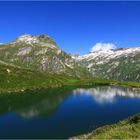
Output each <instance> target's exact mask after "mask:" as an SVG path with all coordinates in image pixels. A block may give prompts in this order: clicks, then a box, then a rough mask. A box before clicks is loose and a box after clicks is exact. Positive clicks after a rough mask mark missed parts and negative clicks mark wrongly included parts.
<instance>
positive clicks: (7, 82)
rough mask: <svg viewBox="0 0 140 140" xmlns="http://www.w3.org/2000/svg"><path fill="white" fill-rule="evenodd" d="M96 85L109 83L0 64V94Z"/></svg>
mask: <svg viewBox="0 0 140 140" xmlns="http://www.w3.org/2000/svg"><path fill="white" fill-rule="evenodd" d="M96 84H109V82H107V81H101V80H98V79H85V78H83V79H82V78H81V79H80V78H76V77H72V76H66V75H57V74H48V73H43V72H38V71H32V70H29V69H21V68H19V67H16V66H10V65H6V64H2V63H0V92H6V91H23V90H25V89H32V90H33V89H37V88H52V87H61V86H66V85H71V86H79V85H96Z"/></svg>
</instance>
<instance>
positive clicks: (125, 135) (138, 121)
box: [73, 114, 140, 139]
mask: <svg viewBox="0 0 140 140" xmlns="http://www.w3.org/2000/svg"><path fill="white" fill-rule="evenodd" d="M73 139H74V138H73ZM76 139H140V114H137V115H134V116H132V117H129V118H128V119H126V120H123V121H120V122H119V123H117V124H113V125H106V126H104V127H100V128H97V129H96V130H94V131H92V132H91V133H89V134H87V135H81V136H78V137H76Z"/></svg>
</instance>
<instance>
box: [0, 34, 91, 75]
mask: <svg viewBox="0 0 140 140" xmlns="http://www.w3.org/2000/svg"><path fill="white" fill-rule="evenodd" d="M0 60H2V61H4V62H6V63H9V64H14V65H16V66H20V67H22V68H28V69H33V70H38V71H43V72H48V73H56V74H66V75H69V76H79V77H80V76H86V75H89V72H88V71H87V70H86V68H84V67H83V66H81V65H80V64H79V63H77V62H76V61H75V60H74V59H73V58H72V57H71V56H70V55H68V54H67V53H65V52H64V51H62V50H61V49H59V48H58V46H57V45H56V43H55V42H54V41H53V40H52V39H51V38H50V37H49V36H48V35H46V34H44V35H37V36H31V35H27V34H26V35H22V36H20V37H18V38H17V39H16V40H15V41H13V42H10V43H7V44H1V45H0Z"/></svg>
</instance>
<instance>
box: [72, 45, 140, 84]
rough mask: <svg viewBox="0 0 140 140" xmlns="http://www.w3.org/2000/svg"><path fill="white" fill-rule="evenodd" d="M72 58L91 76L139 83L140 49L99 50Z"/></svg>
mask: <svg viewBox="0 0 140 140" xmlns="http://www.w3.org/2000/svg"><path fill="white" fill-rule="evenodd" d="M73 58H74V59H75V60H76V61H77V62H79V63H81V64H82V65H83V66H85V67H87V69H88V70H89V72H91V73H92V75H93V76H97V77H100V78H105V79H113V80H119V81H137V82H140V47H137V48H128V49H114V50H111V49H110V50H106V51H104V50H99V51H94V52H91V53H89V54H87V55H83V56H78V57H73Z"/></svg>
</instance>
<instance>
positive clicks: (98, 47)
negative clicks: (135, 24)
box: [91, 42, 117, 52]
mask: <svg viewBox="0 0 140 140" xmlns="http://www.w3.org/2000/svg"><path fill="white" fill-rule="evenodd" d="M116 48H117V47H116V45H115V44H113V43H100V42H99V43H96V44H95V45H94V46H93V47H92V49H91V52H95V51H108V50H111V49H116Z"/></svg>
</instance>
